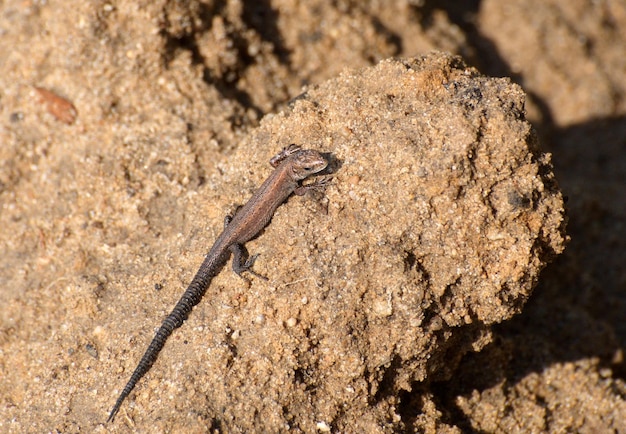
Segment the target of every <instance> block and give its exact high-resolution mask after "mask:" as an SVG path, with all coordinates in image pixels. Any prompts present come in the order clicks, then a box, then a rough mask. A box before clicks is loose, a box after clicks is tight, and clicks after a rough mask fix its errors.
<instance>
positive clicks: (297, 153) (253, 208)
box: [107, 144, 330, 422]
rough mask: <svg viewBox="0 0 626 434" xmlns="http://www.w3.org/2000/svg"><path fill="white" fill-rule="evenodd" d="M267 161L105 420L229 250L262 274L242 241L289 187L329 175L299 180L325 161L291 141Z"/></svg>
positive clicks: (239, 268) (240, 265) (300, 190)
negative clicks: (265, 173) (262, 176)
mask: <svg viewBox="0 0 626 434" xmlns="http://www.w3.org/2000/svg"><path fill="white" fill-rule="evenodd" d="M270 164H271V166H272V167H274V169H275V170H274V171H273V172H272V173H271V174H270V176H269V177H268V178H267V179H266V180H265V182H263V184H261V187H259V189H258V190H257V191H256V192H255V193H254V194H253V195H252V197H251V198H250V199H249V200H248V202H247V203H246V204H245V205H243V206H242V207H240V208H239V209H238V210H237V211H236V212H235V214H234V216H233V217H230V216H227V217H226V218H225V219H224V230H223V231H222V233H221V234H220V235H219V236H218V238H217V240H216V241H215V243H214V244H213V247H211V250H210V251H209V253H207V255H206V257H205V258H204V261H203V262H202V265H200V268H199V269H198V271H197V272H196V274H195V276H194V278H193V279H192V280H191V283H190V284H189V286H188V287H187V289H186V290H185V292H184V293H183V295H182V297H181V298H180V299H179V301H178V303H176V305H175V307H174V309H173V310H172V311H171V313H170V314H169V315H168V316H167V317H166V318H165V320H163V322H162V324H161V326H160V327H159V329H158V330H157V332H156V334H155V336H154V338H153V339H152V341H151V342H150V345H149V346H148V349H147V350H146V351H145V353H144V355H143V356H142V357H141V359H140V361H139V363H138V365H137V367H136V368H135V370H134V372H133V374H132V375H131V377H130V379H129V380H128V382H127V383H126V386H125V387H124V389H123V390H122V393H121V394H120V395H119V397H118V399H117V401H116V402H115V405H114V406H113V409H112V410H111V413H110V414H109V418H108V419H107V422H111V421H112V420H113V419H114V418H115V415H116V414H117V412H118V411H119V409H120V407H121V406H122V403H123V402H124V400H125V399H126V397H128V395H129V394H130V393H131V391H132V390H133V389H134V387H135V386H136V384H137V383H138V382H139V380H140V379H141V378H142V377H143V376H144V375H146V374H147V373H148V371H149V370H150V368H151V367H152V365H153V364H154V362H155V361H156V359H157V357H158V355H159V353H160V352H161V350H162V349H163V346H164V345H165V342H166V341H167V339H168V338H169V336H170V335H171V334H172V332H173V331H174V330H175V329H177V328H178V327H180V326H181V325H182V324H183V322H184V321H185V320H186V319H187V318H188V316H189V314H190V313H191V311H192V309H193V307H194V306H195V305H197V304H198V303H199V302H200V300H201V299H202V297H203V296H204V294H205V292H206V291H207V289H208V287H209V285H210V283H211V280H212V279H213V277H215V276H216V275H217V274H218V273H219V272H220V271H221V269H222V268H223V267H224V265H225V264H226V262H227V261H228V259H229V257H230V255H231V254H232V255H233V262H232V268H233V271H234V272H235V273H236V274H237V275H239V276H241V273H243V272H244V271H247V272H249V273H251V274H253V275H255V276H257V277H261V278H263V279H266V278H265V277H264V276H261V275H259V274H257V273H255V272H254V271H253V270H252V269H251V268H252V266H253V264H254V261H255V260H256V258H257V256H258V255H253V256H250V257H248V258H247V259H246V257H247V252H246V251H245V248H244V247H243V246H244V244H245V243H246V242H248V241H250V240H251V239H252V238H254V237H256V236H257V235H258V234H259V232H261V230H263V228H265V226H267V224H268V223H269V222H270V220H271V218H272V216H273V214H274V211H276V209H277V208H278V207H279V206H280V205H281V204H282V203H283V202H284V201H285V200H286V199H287V198H288V197H289V196H290V195H291V194H292V193H295V194H297V195H300V196H301V195H303V194H305V193H306V192H307V191H309V190H311V189H318V188H324V187H325V186H326V184H327V183H328V181H329V179H330V178H328V177H324V178H318V179H317V180H316V181H314V182H313V183H309V184H306V185H305V184H303V183H302V181H303V180H305V179H306V178H308V177H310V176H311V175H314V174H317V173H318V172H320V171H322V170H324V169H325V168H326V167H327V166H328V162H327V160H326V159H325V158H324V157H323V156H322V154H321V153H320V152H318V151H314V150H310V149H301V148H300V146H298V145H295V144H291V145H289V146H287V147H285V148H283V149H282V150H281V151H280V152H279V153H278V154H276V155H275V156H274V157H273V158H272V159H271V160H270Z"/></svg>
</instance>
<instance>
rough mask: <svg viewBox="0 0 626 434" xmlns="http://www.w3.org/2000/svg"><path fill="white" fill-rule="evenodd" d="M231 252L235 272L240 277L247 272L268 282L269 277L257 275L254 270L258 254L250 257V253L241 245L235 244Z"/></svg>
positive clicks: (231, 247)
mask: <svg viewBox="0 0 626 434" xmlns="http://www.w3.org/2000/svg"><path fill="white" fill-rule="evenodd" d="M230 251H231V252H232V254H233V271H234V272H235V273H237V275H238V276H240V277H243V276H241V273H243V272H244V271H247V272H248V273H250V274H252V275H253V276H256V277H259V278H261V279H263V280H268V279H267V277H265V276H263V275H261V274H259V273H257V272H256V271H254V270H253V269H252V266H253V265H254V262H255V261H256V258H258V256H259V255H258V254H256V255H252V256H250V257H248V252H247V251H246V249H245V248H244V247H243V246H242V245H241V244H233V245H232V246H230Z"/></svg>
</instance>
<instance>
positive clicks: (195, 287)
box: [107, 253, 228, 422]
mask: <svg viewBox="0 0 626 434" xmlns="http://www.w3.org/2000/svg"><path fill="white" fill-rule="evenodd" d="M221 256H222V257H218V258H216V257H215V256H212V255H211V253H209V255H207V258H206V259H205V260H204V262H203V263H202V265H201V266H200V269H199V270H198V272H197V273H196V275H195V276H194V278H193V280H192V281H191V283H190V284H189V286H188V287H187V290H186V291H185V293H184V294H183V296H182V297H181V298H180V300H178V303H176V306H175V307H174V309H173V310H172V312H171V313H170V314H169V315H168V316H167V318H165V320H164V321H163V324H161V327H159V330H158V331H157V332H156V335H155V336H154V338H153V339H152V342H150V345H149V346H148V349H147V350H146V352H145V353H144V355H143V356H142V357H141V360H140V361H139V364H138V365H137V367H136V368H135V371H134V372H133V375H131V377H130V380H128V383H126V386H125V387H124V390H122V393H121V394H120V396H119V398H117V401H116V402H115V405H114V406H113V410H111V413H110V414H109V418H108V419H107V422H110V421H112V420H113V419H114V418H115V415H116V414H117V412H118V411H119V409H120V407H121V406H122V403H123V402H124V400H125V399H126V397H127V396H128V395H129V394H130V392H131V391H132V390H133V389H134V387H135V385H136V384H137V382H139V380H140V379H141V378H142V377H143V376H144V375H146V373H147V372H148V371H149V370H150V368H151V367H152V365H153V364H154V362H155V361H156V359H157V357H158V356H159V353H160V352H161V350H162V349H163V346H164V345H165V341H167V338H169V337H170V335H171V334H172V332H173V331H174V330H175V329H177V328H178V327H180V326H181V325H182V324H183V322H184V321H185V320H186V319H187V317H188V316H189V313H190V312H191V310H192V309H193V307H194V306H195V305H196V304H198V303H200V300H202V297H203V296H204V293H205V292H206V290H207V288H208V287H209V284H210V283H211V279H212V278H213V276H215V274H217V272H218V271H219V270H220V269H221V267H222V266H223V265H224V263H225V262H226V259H227V258H228V256H227V255H221Z"/></svg>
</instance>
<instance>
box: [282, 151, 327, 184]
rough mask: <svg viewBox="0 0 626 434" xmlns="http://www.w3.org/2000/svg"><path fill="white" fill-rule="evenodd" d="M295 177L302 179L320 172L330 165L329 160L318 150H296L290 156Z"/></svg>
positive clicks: (298, 179)
mask: <svg viewBox="0 0 626 434" xmlns="http://www.w3.org/2000/svg"><path fill="white" fill-rule="evenodd" d="M289 160H290V161H291V167H292V172H293V177H294V179H295V180H297V181H301V180H303V179H305V178H307V177H309V176H311V175H313V174H315V173H318V172H320V171H322V170H324V169H325V168H326V166H328V161H326V159H325V158H324V157H323V156H322V154H320V153H319V152H317V151H313V150H310V149H303V150H299V151H297V152H295V153H294V154H293V155H291V156H290V157H289Z"/></svg>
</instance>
